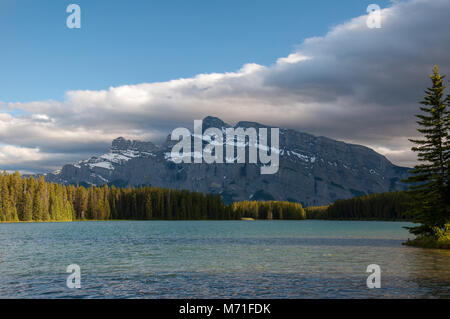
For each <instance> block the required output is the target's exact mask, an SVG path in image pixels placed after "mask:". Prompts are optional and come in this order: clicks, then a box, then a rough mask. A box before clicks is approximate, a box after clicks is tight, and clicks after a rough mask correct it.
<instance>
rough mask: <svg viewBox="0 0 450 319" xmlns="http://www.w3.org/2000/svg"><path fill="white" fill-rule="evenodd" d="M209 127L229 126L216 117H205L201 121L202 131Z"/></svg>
mask: <svg viewBox="0 0 450 319" xmlns="http://www.w3.org/2000/svg"><path fill="white" fill-rule="evenodd" d="M210 127H217V128H222V127H230V125H229V124H227V123H225V122H224V121H222V120H221V119H219V118H218V117H214V116H207V117H205V118H204V119H203V129H207V128H210Z"/></svg>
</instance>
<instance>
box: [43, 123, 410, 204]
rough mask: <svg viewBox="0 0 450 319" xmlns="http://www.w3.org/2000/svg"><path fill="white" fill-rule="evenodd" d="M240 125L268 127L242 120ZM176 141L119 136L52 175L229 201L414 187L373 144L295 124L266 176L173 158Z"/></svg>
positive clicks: (283, 135)
mask: <svg viewBox="0 0 450 319" xmlns="http://www.w3.org/2000/svg"><path fill="white" fill-rule="evenodd" d="M209 127H217V128H219V129H225V128H227V127H231V126H230V125H228V124H226V123H224V122H223V121H221V120H220V119H218V118H213V117H207V118H205V119H204V121H203V129H204V130H205V129H207V128H209ZM235 127H255V128H261V127H265V126H264V125H261V124H259V123H251V122H239V123H238V124H236V125H235ZM175 143H176V142H174V141H170V138H168V139H167V140H166V142H165V143H163V144H161V145H155V144H153V143H151V142H141V141H129V140H126V139H124V138H118V139H116V140H114V141H113V142H112V147H111V149H110V151H109V152H108V153H106V154H104V155H102V156H100V157H92V158H90V159H88V160H86V161H81V162H78V163H76V164H68V165H65V166H64V167H63V168H62V169H61V170H60V171H58V172H55V173H52V174H47V175H46V179H47V180H48V181H51V182H58V183H62V184H82V185H86V184H94V185H103V184H109V185H115V186H139V185H152V186H159V187H167V188H177V189H187V190H192V191H198V192H203V193H220V194H221V195H222V198H223V199H224V200H225V201H226V202H232V201H241V200H247V199H254V200H271V199H275V200H288V201H297V202H301V203H302V204H304V205H308V206H311V205H324V204H329V203H330V202H332V201H335V200H337V199H345V198H350V197H355V196H360V195H364V194H371V193H381V192H387V191H391V190H403V189H405V188H406V186H405V185H404V184H402V183H401V182H400V181H401V180H402V179H404V178H405V177H406V176H407V171H408V169H407V168H404V167H399V166H395V165H393V164H392V163H391V162H389V161H388V160H387V159H386V158H385V157H384V156H382V155H380V154H378V153H376V152H375V151H373V150H372V149H370V148H367V147H364V146H361V145H352V144H347V143H344V142H339V141H335V140H332V139H329V138H326V137H316V136H313V135H310V134H306V133H301V132H297V131H294V130H290V129H280V147H279V151H280V167H279V170H278V172H277V173H276V174H273V175H261V174H260V167H259V166H258V164H248V163H247V164H206V163H203V164H184V163H183V164H175V163H174V162H173V159H172V158H171V157H170V152H171V149H172V146H173V145H174V144H175Z"/></svg>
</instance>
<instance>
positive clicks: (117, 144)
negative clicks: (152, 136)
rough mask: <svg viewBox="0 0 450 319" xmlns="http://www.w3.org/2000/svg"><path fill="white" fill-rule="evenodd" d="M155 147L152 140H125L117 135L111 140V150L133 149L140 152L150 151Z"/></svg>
mask: <svg viewBox="0 0 450 319" xmlns="http://www.w3.org/2000/svg"><path fill="white" fill-rule="evenodd" d="M156 148H157V147H156V146H155V144H153V143H152V142H141V141H136V140H127V139H125V138H123V137H118V138H116V139H115V140H113V141H112V144H111V150H113V151H125V150H135V151H141V152H151V151H154V150H155V149H156Z"/></svg>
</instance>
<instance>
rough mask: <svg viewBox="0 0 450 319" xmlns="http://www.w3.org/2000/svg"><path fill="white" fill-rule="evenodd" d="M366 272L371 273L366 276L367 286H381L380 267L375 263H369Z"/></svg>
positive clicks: (370, 287) (371, 287) (372, 287)
mask: <svg viewBox="0 0 450 319" xmlns="http://www.w3.org/2000/svg"><path fill="white" fill-rule="evenodd" d="M366 272H369V273H371V274H370V275H369V277H367V281H366V284H367V288H369V289H374V288H381V268H380V266H378V265H377V264H371V265H369V266H367V270H366Z"/></svg>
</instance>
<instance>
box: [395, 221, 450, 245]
mask: <svg viewBox="0 0 450 319" xmlns="http://www.w3.org/2000/svg"><path fill="white" fill-rule="evenodd" d="M404 245H406V246H412V247H420V248H432V249H450V224H447V225H446V226H445V228H444V229H435V231H434V234H433V235H420V236H418V237H416V238H415V239H412V240H408V241H407V242H406V243H404Z"/></svg>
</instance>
